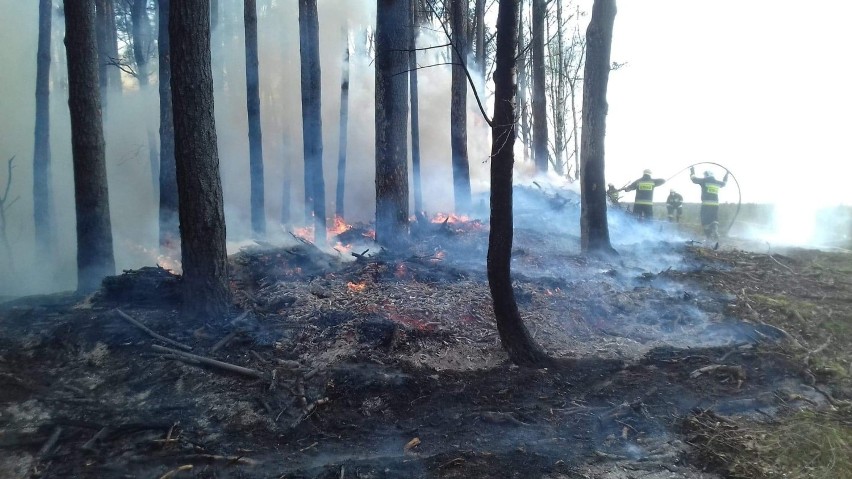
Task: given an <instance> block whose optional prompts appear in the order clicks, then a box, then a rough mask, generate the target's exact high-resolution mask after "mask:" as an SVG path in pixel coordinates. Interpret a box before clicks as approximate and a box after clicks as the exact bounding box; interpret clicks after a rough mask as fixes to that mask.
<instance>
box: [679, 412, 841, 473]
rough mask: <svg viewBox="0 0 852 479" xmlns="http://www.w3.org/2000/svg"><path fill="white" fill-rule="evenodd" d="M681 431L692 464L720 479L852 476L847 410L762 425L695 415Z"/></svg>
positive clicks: (795, 415) (801, 414)
mask: <svg viewBox="0 0 852 479" xmlns="http://www.w3.org/2000/svg"><path fill="white" fill-rule="evenodd" d="M685 429H686V432H687V437H688V440H689V442H690V443H691V444H692V445H693V446H694V458H693V459H695V460H696V461H697V462H698V463H699V464H701V465H702V466H703V467H704V468H705V469H707V470H711V471H714V472H718V473H720V474H722V475H723V476H725V477H731V478H781V477H783V478H785V479H836V478H837V479H839V478H850V477H852V409H845V410H832V411H825V412H819V411H799V412H795V413H791V414H789V415H787V416H784V417H781V418H779V419H778V420H775V421H772V422H768V423H760V422H756V421H752V420H740V421H733V420H731V419H726V418H722V417H719V416H717V415H715V414H713V413H711V412H707V411H701V412H697V413H696V414H695V415H693V416H692V417H690V418H689V419H687V420H686V422H685Z"/></svg>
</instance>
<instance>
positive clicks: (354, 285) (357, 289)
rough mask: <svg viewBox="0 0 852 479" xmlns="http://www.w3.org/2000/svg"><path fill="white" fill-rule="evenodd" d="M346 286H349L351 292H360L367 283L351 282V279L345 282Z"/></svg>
mask: <svg viewBox="0 0 852 479" xmlns="http://www.w3.org/2000/svg"><path fill="white" fill-rule="evenodd" d="M346 287H347V288H349V291H352V292H353V293H360V292H361V291H364V289H366V288H367V285H366V284H365V283H353V282H352V281H349V282H348V283H346Z"/></svg>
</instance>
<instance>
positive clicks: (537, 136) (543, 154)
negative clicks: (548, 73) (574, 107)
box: [531, 0, 548, 173]
mask: <svg viewBox="0 0 852 479" xmlns="http://www.w3.org/2000/svg"><path fill="white" fill-rule="evenodd" d="M546 12H547V2H546V0H532V40H531V41H532V87H533V88H532V90H533V91H532V116H533V118H532V128H533V139H532V140H533V161H535V170H536V172H538V173H546V172H547V164H548V158H547V100H546V94H545V91H546V87H545V83H544V82H545V78H544V77H545V75H544V72H545V65H544V37H545V33H544V16H545V13H546Z"/></svg>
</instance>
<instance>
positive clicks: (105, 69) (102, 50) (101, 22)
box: [96, 0, 121, 111]
mask: <svg viewBox="0 0 852 479" xmlns="http://www.w3.org/2000/svg"><path fill="white" fill-rule="evenodd" d="M96 10H97V17H96V24H97V35H98V65H99V67H100V69H99V77H98V78H99V79H100V87H101V108H102V109H103V110H104V111H106V107H107V92H108V91H110V90H112V91H116V90H117V91H121V72H120V71H119V69H118V68H117V67H116V66H115V65H113V62H115V61H117V60H118V43H117V42H118V38H117V35H116V31H115V5H114V3H113V0H97V2H96Z"/></svg>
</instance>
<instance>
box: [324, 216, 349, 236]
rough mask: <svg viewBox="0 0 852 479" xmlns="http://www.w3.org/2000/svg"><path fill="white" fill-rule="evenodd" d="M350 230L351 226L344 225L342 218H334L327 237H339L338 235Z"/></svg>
mask: <svg viewBox="0 0 852 479" xmlns="http://www.w3.org/2000/svg"><path fill="white" fill-rule="evenodd" d="M350 229H352V225H349V224H346V222H345V221H343V218H341V217H340V216H335V217H334V224H333V225H332V226H331V228H329V229H328V235H329V236H334V235H339V234H340V233H343V232H345V231H349V230H350Z"/></svg>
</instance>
